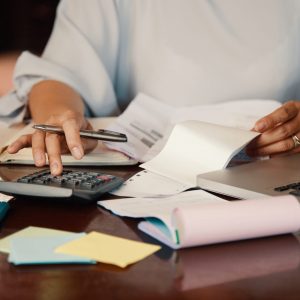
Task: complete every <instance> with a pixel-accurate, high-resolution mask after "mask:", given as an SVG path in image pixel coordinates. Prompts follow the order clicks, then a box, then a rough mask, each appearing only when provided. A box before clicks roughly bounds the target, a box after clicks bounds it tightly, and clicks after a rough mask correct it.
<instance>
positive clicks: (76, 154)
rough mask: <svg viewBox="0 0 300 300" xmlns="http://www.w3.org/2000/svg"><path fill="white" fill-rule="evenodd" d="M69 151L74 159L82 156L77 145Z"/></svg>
mask: <svg viewBox="0 0 300 300" xmlns="http://www.w3.org/2000/svg"><path fill="white" fill-rule="evenodd" d="M71 152H72V155H73V156H74V157H75V158H76V159H81V158H82V156H83V153H82V151H81V149H80V148H79V147H74V148H72V150H71Z"/></svg>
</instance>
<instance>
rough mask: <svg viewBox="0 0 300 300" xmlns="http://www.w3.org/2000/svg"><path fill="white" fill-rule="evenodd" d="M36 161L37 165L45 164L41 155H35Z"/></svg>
mask: <svg viewBox="0 0 300 300" xmlns="http://www.w3.org/2000/svg"><path fill="white" fill-rule="evenodd" d="M34 161H35V164H36V165H41V164H42V163H43V156H42V154H41V153H36V154H35V155H34Z"/></svg>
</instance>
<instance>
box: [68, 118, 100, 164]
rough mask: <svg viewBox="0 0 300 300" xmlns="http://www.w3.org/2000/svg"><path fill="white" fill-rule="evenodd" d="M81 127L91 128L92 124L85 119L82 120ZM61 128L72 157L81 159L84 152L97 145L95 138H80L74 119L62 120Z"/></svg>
mask: <svg viewBox="0 0 300 300" xmlns="http://www.w3.org/2000/svg"><path fill="white" fill-rule="evenodd" d="M81 127H82V128H86V129H88V130H91V129H92V126H91V125H90V124H89V123H88V122H86V121H85V120H83V124H82V126H81ZM63 129H64V131H65V137H66V141H67V144H68V147H69V149H70V151H71V153H72V155H73V157H74V158H76V159H81V158H82V157H83V155H84V153H85V152H88V151H90V150H92V149H94V148H95V147H96V146H97V143H98V142H97V140H93V139H84V138H80V133H79V130H80V126H79V124H78V123H76V121H75V120H74V119H71V120H68V121H67V122H64V123H63Z"/></svg>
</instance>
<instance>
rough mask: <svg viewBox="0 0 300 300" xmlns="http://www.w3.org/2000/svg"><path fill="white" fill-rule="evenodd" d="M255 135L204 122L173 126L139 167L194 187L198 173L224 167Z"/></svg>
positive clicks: (187, 122)
mask: <svg viewBox="0 0 300 300" xmlns="http://www.w3.org/2000/svg"><path fill="white" fill-rule="evenodd" d="M258 134H259V133H257V132H253V131H248V130H242V129H238V128H231V127H225V126H219V125H215V124H210V123H205V122H198V121H186V122H182V123H179V124H177V125H176V126H175V127H174V129H173V131H172V133H171V135H170V137H169V139H168V142H167V144H166V145H165V147H164V148H163V150H162V151H161V152H160V153H159V154H158V155H157V156H156V157H154V158H153V159H152V160H150V161H148V162H146V163H144V164H142V165H141V167H142V168H145V169H146V170H148V171H150V172H154V173H157V174H159V175H162V176H166V177H168V178H171V179H173V180H176V181H178V182H181V183H182V184H186V185H191V186H196V185H197V183H196V177H197V175H198V174H201V173H205V172H210V171H213V170H219V169H222V168H224V167H226V165H227V164H228V162H229V161H230V159H231V158H232V157H233V156H234V155H235V154H237V153H238V152H239V151H240V150H241V149H242V148H243V147H244V146H245V145H246V144H247V143H248V142H250V141H251V140H252V139H253V138H255V137H256V136H257V135H258Z"/></svg>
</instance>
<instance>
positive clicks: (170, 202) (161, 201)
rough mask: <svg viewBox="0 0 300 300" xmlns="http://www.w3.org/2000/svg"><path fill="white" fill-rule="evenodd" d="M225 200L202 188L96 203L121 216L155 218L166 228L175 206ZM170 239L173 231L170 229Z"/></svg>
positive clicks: (169, 224)
mask: <svg viewBox="0 0 300 300" xmlns="http://www.w3.org/2000/svg"><path fill="white" fill-rule="evenodd" d="M223 202H227V201H226V200H223V199H221V198H219V197H217V196H214V195H212V194H210V193H208V192H205V191H203V190H193V191H188V192H184V193H180V194H178V195H173V196H170V197H162V198H124V199H113V200H103V201H98V205H100V206H102V207H104V208H106V209H108V210H110V211H111V212H113V213H114V214H116V215H118V216H121V217H131V218H150V217H152V218H157V219H159V220H161V221H162V222H163V223H164V224H165V225H166V226H167V227H168V228H172V224H171V215H172V211H173V210H174V209H175V208H177V207H184V206H187V205H191V204H199V205H201V204H206V203H223ZM169 234H170V235H171V237H172V239H173V238H174V239H175V237H174V231H172V230H171V231H170V232H169Z"/></svg>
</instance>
